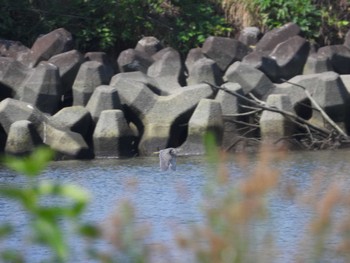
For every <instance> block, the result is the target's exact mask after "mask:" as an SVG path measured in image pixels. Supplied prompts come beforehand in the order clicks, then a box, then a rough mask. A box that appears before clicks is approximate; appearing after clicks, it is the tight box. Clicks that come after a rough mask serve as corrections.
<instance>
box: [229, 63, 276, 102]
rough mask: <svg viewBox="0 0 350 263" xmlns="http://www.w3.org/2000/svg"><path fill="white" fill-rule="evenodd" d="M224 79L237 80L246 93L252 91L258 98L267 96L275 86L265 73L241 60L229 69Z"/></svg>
mask: <svg viewBox="0 0 350 263" xmlns="http://www.w3.org/2000/svg"><path fill="white" fill-rule="evenodd" d="M224 81H229V82H236V83H238V84H240V85H241V87H242V89H243V93H244V94H248V93H250V92H251V93H253V94H254V95H255V96H257V97H258V98H263V97H264V96H267V95H268V94H269V93H270V92H271V91H272V89H273V88H274V84H273V83H272V82H271V80H270V79H269V78H268V77H266V76H265V74H264V73H262V72H261V71H259V70H257V69H255V68H253V67H250V66H249V65H247V64H245V63H242V62H239V61H237V62H235V63H234V64H232V65H231V66H230V67H229V68H228V69H227V71H226V72H225V75H224Z"/></svg>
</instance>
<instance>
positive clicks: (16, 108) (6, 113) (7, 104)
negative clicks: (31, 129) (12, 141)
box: [0, 98, 47, 134]
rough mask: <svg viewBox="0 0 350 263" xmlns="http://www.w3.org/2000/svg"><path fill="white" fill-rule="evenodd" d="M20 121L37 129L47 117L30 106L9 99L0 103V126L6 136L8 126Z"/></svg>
mask: <svg viewBox="0 0 350 263" xmlns="http://www.w3.org/2000/svg"><path fill="white" fill-rule="evenodd" d="M20 120H28V121H30V122H31V123H32V124H33V125H34V126H35V127H38V126H39V125H40V124H41V123H42V122H43V121H47V117H46V116H45V115H44V114H43V113H42V112H40V111H39V110H37V109H36V108H34V107H33V106H32V105H31V104H29V103H26V102H24V101H19V100H15V99H11V98H7V99H4V100H2V101H1V102H0V124H1V126H2V127H3V128H4V130H5V132H6V133H7V134H8V133H9V130H10V126H11V125H12V124H13V123H14V122H16V121H20Z"/></svg>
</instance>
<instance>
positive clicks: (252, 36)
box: [238, 27, 261, 47]
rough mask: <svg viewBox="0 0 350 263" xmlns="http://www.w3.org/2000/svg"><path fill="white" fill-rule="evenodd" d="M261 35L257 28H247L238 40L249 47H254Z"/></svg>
mask: <svg viewBox="0 0 350 263" xmlns="http://www.w3.org/2000/svg"><path fill="white" fill-rule="evenodd" d="M260 35H261V32H260V29H259V28H257V27H245V28H243V29H242V30H241V32H240V34H239V37H238V40H239V41H240V42H242V43H243V44H245V45H247V46H248V47H249V46H254V45H255V44H256V43H257V42H258V41H259V37H260Z"/></svg>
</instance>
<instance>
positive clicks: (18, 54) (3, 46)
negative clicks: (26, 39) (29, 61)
mask: <svg viewBox="0 0 350 263" xmlns="http://www.w3.org/2000/svg"><path fill="white" fill-rule="evenodd" d="M29 52H30V49H29V48H28V47H26V46H24V45H23V44H22V43H21V42H19V41H12V40H6V39H0V57H9V58H13V59H15V60H17V61H19V62H21V61H22V60H23V57H25V56H27V55H28V54H29Z"/></svg>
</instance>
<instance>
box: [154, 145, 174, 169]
mask: <svg viewBox="0 0 350 263" xmlns="http://www.w3.org/2000/svg"><path fill="white" fill-rule="evenodd" d="M157 153H159V166H160V170H161V171H167V170H168V169H169V168H170V169H171V170H173V171H175V170H176V155H177V149H175V148H166V149H163V150H160V151H159V152H157Z"/></svg>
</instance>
